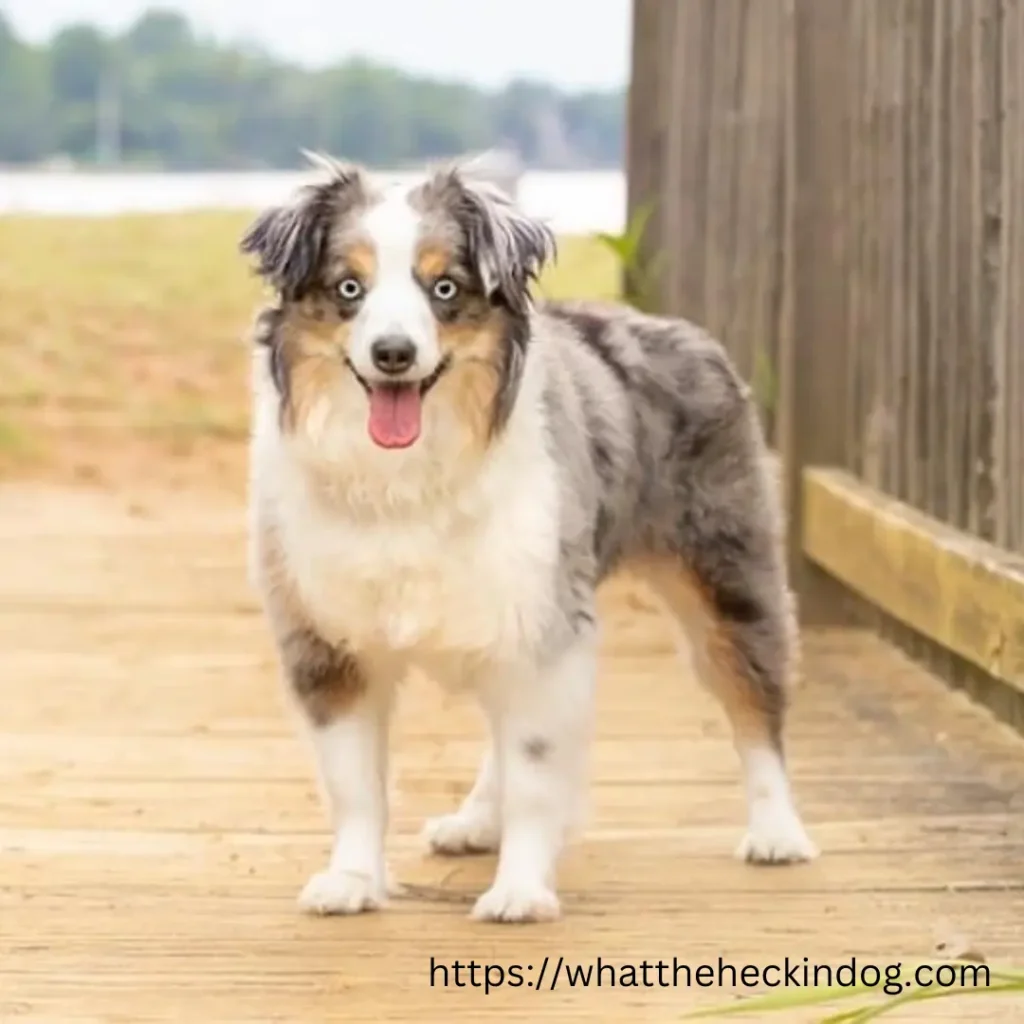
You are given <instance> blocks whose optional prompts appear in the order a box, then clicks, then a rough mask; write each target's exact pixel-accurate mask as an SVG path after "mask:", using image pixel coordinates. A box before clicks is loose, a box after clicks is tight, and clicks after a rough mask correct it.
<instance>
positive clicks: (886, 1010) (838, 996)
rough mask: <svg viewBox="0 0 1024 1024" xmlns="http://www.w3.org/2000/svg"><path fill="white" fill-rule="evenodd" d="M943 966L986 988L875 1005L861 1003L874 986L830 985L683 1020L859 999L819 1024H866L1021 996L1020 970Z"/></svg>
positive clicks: (911, 992) (925, 991)
mask: <svg viewBox="0 0 1024 1024" xmlns="http://www.w3.org/2000/svg"><path fill="white" fill-rule="evenodd" d="M942 965H943V966H948V967H953V968H957V967H959V968H962V969H966V970H967V971H975V972H976V973H975V975H974V976H975V978H977V977H979V976H982V975H984V976H985V977H986V978H987V981H988V984H986V985H984V986H982V985H979V986H977V987H974V988H971V987H967V986H962V987H956V988H940V989H935V988H923V987H922V988H908V989H907V990H905V991H904V992H901V993H899V994H898V995H892V996H888V997H885V998H882V999H880V1000H879V999H876V1000H875V1001H872V1002H868V1003H866V1004H864V1003H863V999H864V997H865V996H869V995H870V996H876V995H877V993H878V986H877V985H874V986H872V985H865V984H859V985H852V986H838V985H830V986H823V987H820V988H815V989H811V990H806V989H804V990H801V991H798V992H785V993H776V994H772V995H768V996H759V997H755V998H752V999H744V1000H741V1001H739V1002H736V1003H730V1004H729V1005H727V1006H715V1007H710V1008H707V1009H702V1010H695V1011H694V1012H693V1013H689V1014H687V1015H686V1017H685V1018H684V1019H685V1020H697V1019H704V1020H707V1019H710V1018H712V1017H714V1018H724V1017H740V1016H746V1015H748V1014H753V1013H761V1014H764V1013H774V1012H780V1011H784V1010H795V1009H804V1008H808V1007H813V1006H825V1005H827V1004H829V1003H835V1002H839V1001H840V1000H847V999H860V1000H861V1001H862V1005H860V1006H858V1007H856V1008H854V1009H849V1010H840V1011H839V1012H837V1013H832V1014H829V1015H828V1016H826V1017H822V1018H821V1019H820V1021H819V1024H866V1022H868V1021H873V1020H876V1019H877V1018H879V1017H882V1016H884V1015H887V1014H890V1013H894V1012H895V1011H897V1010H899V1009H900V1008H901V1007H906V1006H908V1005H911V1004H917V1003H923V1002H929V1001H930V1000H932V999H953V998H957V997H967V996H974V997H979V996H986V995H1005V994H1007V993H1014V992H1016V993H1020V994H1022V995H1024V969H1019V968H996V967H989V966H987V965H985V966H979V965H978V964H977V963H973V962H969V961H966V960H961V961H956V960H946V961H943V962H942ZM917 966H934V965H932V964H921V965H917Z"/></svg>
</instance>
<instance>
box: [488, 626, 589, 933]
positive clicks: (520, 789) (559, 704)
mask: <svg viewBox="0 0 1024 1024" xmlns="http://www.w3.org/2000/svg"><path fill="white" fill-rule="evenodd" d="M595 663H596V640H595V638H594V636H593V635H591V634H590V633H587V634H586V635H580V636H577V637H576V638H575V640H574V641H573V642H572V644H571V645H570V646H569V647H567V648H566V649H564V650H563V651H561V652H560V653H559V654H558V656H557V657H555V658H553V659H551V660H549V661H548V662H547V663H545V664H544V665H542V666H541V667H540V668H539V669H538V670H537V671H534V672H532V673H530V674H528V675H527V676H525V677H524V676H523V675H519V674H516V675H514V676H508V677H506V676H500V677H499V678H498V680H497V681H496V683H495V685H494V687H493V688H492V689H491V690H489V692H488V694H487V697H486V702H487V707H488V711H489V714H490V716H491V720H492V723H493V724H492V728H493V736H494V754H495V757H496V759H497V768H498V773H499V776H500V789H499V791H500V815H501V849H500V853H499V855H498V867H497V873H496V875H495V879H494V883H493V885H492V886H491V888H490V889H489V890H488V891H487V892H485V893H484V894H483V895H482V896H481V897H480V898H479V899H478V900H477V902H476V906H475V907H474V909H473V916H474V917H475V918H476V919H478V920H487V921H540V920H550V919H553V918H556V917H558V915H559V913H560V907H559V900H558V896H557V895H556V892H555V873H556V869H557V864H558V859H559V855H560V853H561V851H562V847H563V845H564V843H565V840H566V838H567V834H568V832H569V830H570V829H571V828H572V827H573V826H574V825H575V824H576V823H577V822H578V820H579V818H580V816H581V813H582V811H583V807H584V801H585V797H586V786H587V760H588V758H587V755H588V752H589V745H590V735H591V727H592V719H593V699H594V675H595Z"/></svg>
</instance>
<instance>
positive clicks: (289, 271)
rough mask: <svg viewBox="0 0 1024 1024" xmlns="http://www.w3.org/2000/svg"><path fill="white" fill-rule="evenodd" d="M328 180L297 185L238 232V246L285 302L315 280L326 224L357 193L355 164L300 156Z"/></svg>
mask: <svg viewBox="0 0 1024 1024" xmlns="http://www.w3.org/2000/svg"><path fill="white" fill-rule="evenodd" d="M305 155H306V157H307V159H309V160H310V162H311V163H314V164H315V165H316V166H318V167H319V168H320V169H322V170H325V171H327V172H328V175H329V176H328V179H327V180H326V181H325V182H320V183H316V184H311V185H305V186H303V187H302V188H301V189H300V190H299V191H298V192H297V193H296V195H295V197H294V199H293V200H292V202H291V203H288V204H285V205H282V206H273V207H270V208H269V209H267V210H264V211H263V213H261V214H260V215H259V216H258V217H257V218H256V219H255V220H254V221H253V222H252V223H251V224H250V225H249V227H248V228H247V229H246V231H245V233H244V234H243V235H242V239H241V242H240V243H239V248H240V249H241V251H242V252H243V253H245V254H246V255H251V256H255V257H256V259H257V264H256V269H257V272H258V273H259V275H260V276H261V277H263V278H264V279H265V280H266V281H267V282H268V283H269V284H270V285H272V286H273V287H274V288H275V289H276V290H277V291H278V292H280V294H281V296H282V297H283V298H285V299H287V300H294V299H301V298H302V297H303V296H304V295H306V294H307V292H308V291H309V290H310V288H312V287H313V285H315V284H316V282H317V279H318V277H319V274H320V271H321V268H322V267H323V262H324V258H325V257H326V255H327V243H328V241H329V238H330V233H331V228H332V226H333V224H334V223H335V221H336V219H337V218H338V217H339V216H340V215H342V214H343V213H344V212H345V211H346V209H348V208H350V207H351V206H352V205H353V204H354V203H355V202H356V201H357V200H358V199H359V197H360V196H361V195H362V190H363V185H364V179H363V175H362V172H361V170H360V169H359V168H358V167H355V166H353V165H348V164H342V163H340V162H338V161H334V160H332V159H330V158H328V157H323V156H320V155H318V154H312V153H307V154H305Z"/></svg>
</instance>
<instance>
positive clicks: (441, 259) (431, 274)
mask: <svg viewBox="0 0 1024 1024" xmlns="http://www.w3.org/2000/svg"><path fill="white" fill-rule="evenodd" d="M451 262H452V253H451V250H449V249H446V248H445V247H444V246H442V245H437V244H436V243H428V244H427V245H424V246H422V247H421V248H420V250H419V252H418V253H417V254H416V273H417V274H418V275H419V276H420V278H421V279H422V280H424V281H431V280H433V279H434V278H436V277H440V276H441V275H442V274H444V273H447V271H448V268H449V266H450V265H451Z"/></svg>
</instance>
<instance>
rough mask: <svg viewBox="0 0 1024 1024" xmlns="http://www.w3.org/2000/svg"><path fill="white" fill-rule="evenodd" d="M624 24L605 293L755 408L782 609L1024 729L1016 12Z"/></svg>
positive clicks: (652, 15) (950, 6) (1022, 59)
mask: <svg viewBox="0 0 1024 1024" xmlns="http://www.w3.org/2000/svg"><path fill="white" fill-rule="evenodd" d="M633 30H634V31H633V55H634V61H633V80H632V86H631V94H630V100H629V103H630V110H629V145H628V171H629V182H630V189H629V201H630V215H631V216H633V217H639V216H642V215H643V213H644V212H645V211H647V212H649V213H650V219H649V221H648V222H647V231H646V236H645V243H644V247H643V253H644V264H643V266H642V267H641V268H640V271H642V274H640V273H634V274H633V275H632V278H631V280H632V283H633V285H634V286H635V287H637V281H638V280H640V278H641V277H642V275H646V277H645V278H644V279H643V283H644V284H650V285H651V286H652V289H651V292H650V298H651V300H652V302H653V304H654V305H655V306H656V307H657V308H659V309H662V310H665V311H669V312H672V313H678V314H682V315H684V316H687V317H689V318H690V319H693V320H696V321H698V322H700V323H702V324H704V325H705V326H706V327H708V328H709V329H710V330H712V331H713V332H714V333H715V334H717V335H718V336H719V337H720V338H721V339H722V340H723V341H724V342H725V343H726V344H727V345H728V347H729V349H730V351H731V352H732V353H733V355H734V357H735V358H736V360H737V362H738V363H739V365H740V367H741V369H742V370H743V371H744V372H745V373H746V374H747V375H748V376H749V377H751V378H752V379H753V381H754V383H755V386H756V388H757V389H758V392H759V394H760V395H761V396H762V399H763V402H764V412H765V422H766V425H767V427H768V429H769V432H770V434H771V437H772V441H773V443H774V445H775V446H776V448H777V449H778V451H779V452H780V454H781V456H782V459H783V469H784V473H785V477H786V480H787V485H788V486H787V497H788V501H789V512H790V521H791V524H792V526H791V531H792V532H791V554H792V568H793V572H794V579H795V581H796V583H797V585H798V589H799V591H800V594H801V605H802V609H803V611H804V614H805V616H806V617H807V618H808V619H809V620H813V619H815V618H817V619H822V618H825V619H829V620H835V619H842V618H843V617H845V616H848V615H849V614H850V613H851V610H853V611H855V612H856V613H857V614H858V615H860V616H861V617H863V616H867V617H868V620H869V621H870V622H871V624H873V625H874V626H876V627H877V628H879V629H882V630H883V631H884V632H885V633H886V634H887V635H889V636H891V637H892V638H894V639H897V640H899V641H900V642H901V643H903V644H904V646H906V647H907V648H908V649H909V650H911V651H912V653H914V654H915V655H920V656H924V657H926V658H927V659H928V660H929V661H930V662H931V664H932V666H933V667H934V668H936V669H937V670H938V671H940V672H941V673H942V674H943V675H944V676H945V677H946V678H947V679H949V680H950V681H952V682H954V683H957V684H960V685H964V686H966V687H968V688H969V689H970V690H972V691H973V692H974V693H975V694H976V695H977V696H980V697H982V698H983V699H984V700H985V701H986V702H987V703H989V704H990V705H992V706H993V707H995V709H996V710H997V711H998V712H999V713H1001V714H1002V715H1003V716H1004V717H1007V718H1009V719H1011V720H1013V721H1014V722H1016V724H1018V725H1022V726H1024V710H1022V708H1024V0H635V3H634V26H633ZM837 596H838V598H841V600H840V599H837Z"/></svg>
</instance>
